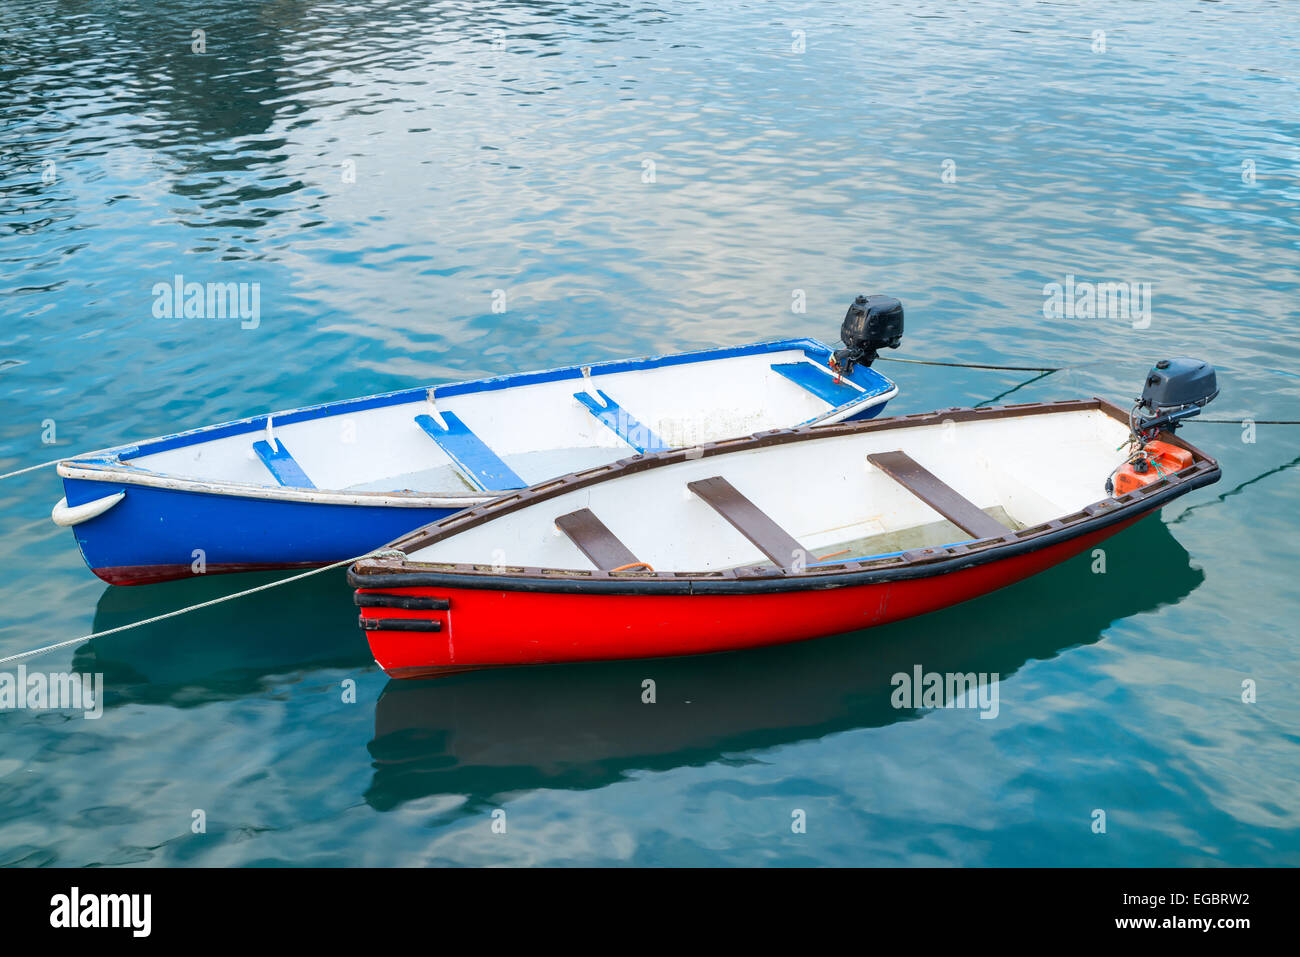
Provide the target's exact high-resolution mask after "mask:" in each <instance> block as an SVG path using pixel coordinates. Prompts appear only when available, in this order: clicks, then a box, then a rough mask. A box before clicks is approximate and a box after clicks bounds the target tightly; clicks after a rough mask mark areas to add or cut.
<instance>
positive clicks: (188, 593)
mask: <svg viewBox="0 0 1300 957" xmlns="http://www.w3.org/2000/svg"><path fill="white" fill-rule="evenodd" d="M195 29H202V30H204V31H205V34H204V43H205V49H206V52H204V53H194V52H192V50H191V44H192V43H194V42H195V40H194V38H193V35H192V31H193V30H195ZM1095 31H1104V33H1105V37H1104V49H1102V48H1101V46H1102V44H1101V43H1100V38H1099V37H1096V36H1095V35H1094V32H1095ZM801 37H802V45H803V50H802V52H796V51H795V50H794V49H793V48H792V47H794V46H796V45H798V44H799V42H800V38H801ZM1094 48H1096V49H1094ZM0 51H2V53H3V61H2V65H0V129H2V132H0V184H2V188H3V192H2V194H0V262H2V263H3V280H4V281H3V283H2V284H0V319H2V324H0V410H2V412H3V414H0V472H5V471H9V470H10V469H15V468H20V467H22V466H25V465H28V464H33V463H36V462H41V461H45V460H47V459H52V458H55V457H57V456H59V455H65V454H72V453H76V452H80V451H85V450H89V449H94V448H100V447H104V446H108V445H112V444H116V443H120V442H126V441H130V440H133V439H138V438H143V437H148V436H152V435H157V434H163V433H168V432H172V431H177V430H180V429H183V428H189V427H194V426H198V425H202V424H207V423H210V422H214V421H218V420H222V419H228V418H234V417H238V416H244V415H251V414H256V413H259V412H264V411H266V410H268V409H275V408H282V407H288V406H296V405H302V404H305V403H309V402H316V401H324V400H329V399H336V398H343V397H347V396H353V395H360V394H364V393H370V392H378V391H383V390H389V389H397V388H402V387H407V386H412V385H416V384H420V383H425V382H431V381H437V380H443V379H460V378H467V377H473V376H480V375H488V374H494V373H500V372H504V371H507V370H510V369H517V368H522V369H528V368H540V367H547V366H553V365H558V364H562V363H569V362H573V361H578V360H583V359H591V360H599V359H609V358H616V357H619V356H624V355H630V354H644V353H652V352H659V351H675V350H681V349H688V348H692V347H699V346H708V345H714V344H718V343H728V342H742V341H746V340H751V339H755V338H760V337H773V336H796V335H813V336H818V337H821V338H824V339H826V338H833V337H834V336H835V334H836V332H837V329H838V323H839V320H840V318H841V317H842V315H843V312H844V308H845V306H846V305H847V303H848V301H849V300H850V299H851V297H852V296H853V295H854V294H856V293H858V292H883V293H889V294H892V295H896V296H898V297H899V298H901V299H902V300H903V301H904V303H905V304H906V307H907V322H908V334H907V339H906V341H905V343H904V350H903V353H902V354H904V355H910V356H913V357H929V358H939V359H949V360H955V361H964V362H986V363H989V362H991V363H1007V364H1015V365H1028V366H1038V365H1048V366H1056V365H1062V364H1064V365H1068V366H1071V367H1072V368H1071V369H1070V370H1069V371H1067V372H1062V373H1058V374H1056V375H1052V376H1048V377H1046V378H1043V379H1040V380H1038V381H1036V382H1033V383H1031V384H1029V385H1026V386H1024V387H1023V388H1019V389H1016V391H1015V392H1014V393H1013V394H1011V395H1009V396H1008V397H1007V401H1021V400H1024V401H1029V400H1039V399H1052V398H1067V397H1074V396H1078V395H1093V394H1097V395H1103V396H1107V397H1112V398H1115V399H1117V400H1126V399H1128V398H1129V397H1131V395H1132V394H1133V393H1134V391H1135V389H1136V388H1137V386H1138V383H1139V382H1140V381H1141V376H1142V374H1143V373H1144V371H1145V369H1146V368H1147V366H1148V365H1149V363H1150V362H1151V360H1153V359H1155V358H1157V357H1159V356H1161V355H1165V354H1170V353H1174V354H1180V353H1189V354H1193V355H1198V356H1203V357H1205V358H1208V359H1211V360H1212V361H1214V362H1216V363H1217V364H1218V365H1219V368H1220V376H1221V384H1222V386H1223V395H1222V397H1221V398H1220V399H1219V400H1218V402H1217V403H1216V404H1215V405H1214V406H1213V407H1212V409H1211V413H1212V414H1213V415H1214V416H1215V417H1218V418H1225V419H1239V418H1241V417H1243V416H1253V417H1255V418H1257V419H1295V418H1300V339H1298V338H1297V335H1296V331H1297V320H1298V319H1300V310H1298V309H1297V306H1296V302H1297V296H1298V294H1300V221H1298V220H1297V218H1296V209H1297V204H1300V115H1298V114H1297V110H1296V102H1297V101H1296V96H1295V89H1296V82H1297V79H1300V67H1297V64H1298V63H1300V58H1298V57H1297V54H1300V9H1298V8H1297V7H1296V5H1294V4H1291V3H1286V2H1280V3H1244V2H1242V3H1211V2H1205V3H1201V2H1190V0H1169V2H1157V3H1149V4H1131V3H1127V2H1124V3H1087V4H1069V3H1046V2H1043V3H1037V2H1030V0H1026V2H1011V0H1004V2H988V3H950V2H938V0H915V2H904V3H872V4H857V5H851V6H850V5H839V6H832V5H825V4H798V3H786V2H775V3H763V4H758V3H739V2H728V0H721V2H698V3H688V2H677V0H667V2H663V3H645V4H640V5H636V4H634V5H625V4H612V3H591V2H575V3H567V4H558V3H557V4H538V3H494V4H471V3H465V2H461V3H434V2H393V3H378V2H353V3H347V4H342V3H308V2H287V3H262V4H258V3H249V2H246V0H224V2H209V3H206V4H204V5H203V9H202V11H199V10H197V9H196V8H195V7H194V5H192V4H187V3H181V2H176V0H171V2H168V0H159V2H145V0H136V2H130V0H121V2H102V3H94V2H90V3H82V4H67V3H58V2H42V0H10V2H7V3H5V4H3V6H0ZM47 161H49V162H47ZM646 161H652V162H653V174H654V175H653V181H652V182H646V181H644V180H646V179H649V178H650V176H649V169H650V167H648V166H647V165H646ZM946 161H951V163H948V162H946ZM50 162H52V163H53V166H50V165H49V163H50ZM945 171H946V172H947V173H948V176H947V179H949V180H953V174H955V180H954V181H951V182H945V175H944V174H945ZM351 180H354V181H351ZM176 274H183V275H184V276H185V277H186V280H187V281H198V282H227V281H229V282H244V283H259V284H260V286H259V289H260V313H259V315H258V317H257V322H256V324H255V328H243V326H244V325H248V324H251V323H241V322H240V321H239V320H229V319H227V320H220V319H165V318H156V317H155V315H154V302H155V297H154V295H153V293H152V288H153V286H154V285H155V284H156V283H170V282H171V281H172V278H173V276H174V275H176ZM1068 276H1074V277H1076V280H1077V281H1089V282H1103V281H1115V282H1129V283H1149V284H1150V290H1151V291H1150V303H1151V310H1150V321H1149V324H1145V327H1142V326H1144V322H1143V321H1141V320H1139V321H1137V322H1136V325H1137V326H1139V327H1140V328H1135V322H1134V321H1130V320H1129V319H1122V318H1114V317H1103V318H1086V317H1072V318H1064V317H1062V318H1056V317H1052V318H1047V317H1045V314H1044V308H1043V307H1044V286H1046V285H1048V284H1050V283H1065V282H1066V281H1067V277H1068ZM495 290H501V291H503V292H504V294H505V296H504V299H505V306H506V309H505V311H504V312H500V311H495V310H494V303H499V302H500V296H497V298H496V299H494V291H495ZM796 290H803V291H804V295H805V296H806V301H807V310H806V312H803V313H798V312H793V311H792V308H791V304H792V302H793V301H794V297H795V295H796V293H795V291H796ZM882 369H884V371H886V372H887V373H889V374H890V375H892V376H894V377H895V378H897V379H898V380H899V382H900V384H901V386H902V388H903V390H904V392H903V395H902V396H901V397H900V398H899V399H898V400H897V401H896V402H895V404H894V405H893V406H892V407H891V408H893V409H894V410H895V411H896V412H908V411H923V410H928V409H932V408H936V407H941V406H952V405H965V404H974V403H979V402H988V401H990V400H993V399H994V398H995V397H996V396H999V395H1000V394H1002V393H1007V392H1008V391H1009V390H1012V389H1015V387H1016V386H1017V385H1018V383H1020V382H1022V381H1023V378H1019V377H1017V376H1016V375H1015V374H1007V373H992V372H981V371H974V370H962V369H947V368H937V367H929V366H908V365H902V364H896V363H889V364H882ZM1187 431H1188V433H1189V435H1190V437H1192V438H1193V440H1194V441H1196V442H1198V443H1199V444H1201V445H1202V446H1203V447H1204V448H1206V450H1207V451H1209V452H1211V454H1215V455H1217V456H1218V457H1219V458H1220V459H1221V461H1222V464H1223V469H1224V476H1223V480H1222V482H1221V483H1220V484H1218V485H1217V486H1214V487H1211V488H1209V489H1205V490H1201V491H1198V492H1195V493H1193V494H1192V495H1190V496H1188V497H1187V498H1185V499H1182V500H1180V501H1178V502H1177V503H1175V504H1174V505H1171V506H1169V507H1167V508H1166V509H1165V510H1164V512H1163V514H1162V515H1161V516H1160V517H1159V518H1152V519H1148V520H1145V521H1144V522H1143V523H1141V524H1140V525H1138V526H1136V527H1134V528H1133V529H1131V530H1129V531H1127V532H1125V533H1123V534H1122V535H1120V536H1119V537H1117V538H1115V539H1114V540H1112V542H1110V543H1109V544H1108V545H1107V546H1106V553H1107V568H1106V572H1105V574H1094V572H1093V563H1092V559H1091V558H1090V557H1089V556H1082V557H1080V558H1079V559H1077V560H1075V561H1072V562H1069V563H1067V564H1065V565H1063V566H1061V567H1059V568H1057V569H1055V570H1053V571H1051V572H1049V573H1046V574H1044V575H1042V576H1040V577H1038V578H1036V579H1034V580H1031V581H1029V582H1026V583H1023V584H1021V585H1018V586H1015V587H1013V588H1010V589H1007V590H1006V591H1004V592H1001V593H998V594H994V595H991V596H988V597H986V598H984V599H981V600H978V601H975V602H971V603H969V604H966V605H963V606H959V607H956V608H953V609H950V610H948V611H945V612H942V613H939V614H936V615H933V616H930V617H927V618H923V619H919V620H915V621H911V622H904V623H901V624H898V625H895V626H890V627H887V628H881V629H878V630H876V631H874V632H870V633H859V634H853V635H845V636H839V637H835V638H830V639H825V640H821V641H816V642H811V643H806V644H802V645H797V646H788V647H783V648H776V649H770V650H765V651H758V652H750V653H743V654H734V655H726V656H718V657H712V658H704V659H690V660H673V661H653V662H633V663H619V664H600V665H587V666H580V667H554V668H543V669H529V670H505V671H494V672H482V673H477V674H468V675H461V676H457V677H453V678H448V679H445V680H443V681H441V682H437V683H433V684H428V683H419V684H417V683H405V684H395V683H389V682H388V681H387V680H386V679H385V678H384V676H383V675H382V673H380V672H378V671H377V670H376V669H375V667H374V665H373V664H372V663H371V662H370V661H369V656H368V654H367V649H366V645H365V642H364V639H363V638H362V636H361V634H360V632H359V631H358V629H357V626H356V612H355V608H354V606H353V605H352V604H351V595H350V593H349V592H348V590H347V588H346V585H345V582H344V580H343V576H342V574H331V575H326V576H318V577H317V578H314V579H311V580H308V581H306V582H300V583H295V584H292V585H288V586H285V587H284V588H282V589H278V590H275V591H272V592H270V593H266V594H262V595H258V596H256V597H253V598H249V599H247V600H241V601H239V602H236V603H231V604H227V605H223V606H221V607H219V608H215V609H212V610H210V611H202V612H197V613H195V614H193V615H190V616H186V617H184V618H180V619H177V620H173V621H169V622H165V623H162V624H159V625H156V626H150V627H147V628H143V629H140V630H137V631H132V632H127V633H123V634H119V635H115V636H110V637H107V638H102V639H97V640H95V641H93V642H90V643H83V644H80V645H78V646H74V647H72V648H69V649H65V650H62V651H59V652H56V653H52V654H50V655H48V656H46V657H44V658H39V659H34V660H32V661H29V662H28V666H29V667H30V668H42V669H50V670H65V669H68V668H69V667H73V668H76V669H77V670H81V671H91V672H102V673H103V674H104V676H105V683H106V708H105V713H104V715H103V717H102V718H100V719H99V720H89V721H88V720H83V719H82V718H81V717H79V716H76V715H73V714H70V713H68V712H34V711H25V710H18V711H0V736H2V740H3V742H4V743H3V748H2V749H0V864H26V865H39V864H62V865H84V864H131V863H143V864H154V865H169V864H205V865H230V864H307V865H316V864H340V865H349V864H425V863H464V864H493V863H508V864H532V863H544V864H575V863H577V864H585V863H598V864H883V865H928V864H958V865H1020V864H1043V865H1063V864H1076V863H1078V864H1086V865H1205V864H1284V865H1296V864H1300V789H1298V788H1297V780H1298V779H1300V734H1298V733H1297V728H1300V703H1298V702H1300V667H1298V658H1300V656H1298V653H1297V649H1296V642H1295V635H1296V627H1295V622H1296V620H1297V613H1298V612H1300V589H1298V587H1297V584H1296V581H1297V577H1296V568H1297V557H1298V553H1300V545H1297V542H1298V541H1300V535H1298V534H1297V533H1298V532H1300V519H1298V518H1297V515H1298V514H1300V508H1298V506H1300V493H1298V492H1297V486H1296V475H1297V469H1296V465H1297V463H1300V429H1296V428H1289V427H1285V426H1275V427H1274V426H1267V425H1261V426H1259V427H1258V429H1257V432H1256V434H1255V435H1254V436H1253V438H1254V439H1255V441H1253V442H1247V441H1243V439H1244V438H1251V437H1252V436H1250V435H1248V434H1247V433H1245V432H1244V430H1243V429H1242V428H1240V427H1239V426H1238V425H1234V424H1227V425H1212V424H1203V425H1202V424H1197V425H1189V426H1188V427H1187ZM46 440H52V444H51V443H50V442H47V441H46ZM1045 465H1050V463H1045ZM61 494H62V493H61V490H60V488H59V485H58V483H57V481H56V480H55V477H54V476H53V473H52V472H51V471H49V470H47V471H45V472H38V473H33V474H28V475H24V476H21V477H18V478H14V479H9V480H6V481H4V482H2V483H0V568H3V570H4V575H3V579H2V580H3V585H0V597H3V599H4V603H3V608H4V610H3V614H0V656H3V655H7V654H12V653H15V652H18V651H20V650H23V649H25V648H29V647H33V646H37V645H42V644H45V643H48V642H53V641H58V640H63V639H67V638H75V637H76V636H77V635H82V634H87V633H90V632H92V631H95V630H100V629H105V628H110V627H113V626H115V625H118V624H124V623H126V622H130V621H134V620H137V619H140V618H144V617H148V616H151V615H155V614H159V613H161V612H164V611H167V610H170V609H172V608H177V607H181V606H183V605H186V604H190V603H192V602H196V601H199V600H203V599H206V598H210V597H215V596H217V595H220V594H224V593H227V592H229V591H233V590H235V589H237V588H241V587H247V586H248V585H250V584H253V583H256V582H260V581H267V580H272V579H274V577H275V576H231V577H225V578H212V579H206V580H195V581H189V582H183V583H176V584H171V585H159V586H149V587H141V588H134V589H121V590H115V589H111V588H109V587H108V586H105V585H103V584H102V583H101V582H99V581H98V580H97V579H96V578H94V577H93V576H92V575H91V574H90V573H89V572H88V571H87V570H86V569H85V567H84V566H83V564H82V563H81V560H80V557H79V555H78V553H77V551H76V548H75V546H74V543H73V541H72V536H71V535H70V534H68V533H67V531H66V530H61V529H57V528H55V526H53V525H52V524H51V523H50V521H49V519H48V514H49V508H50V506H52V505H53V504H54V502H55V501H56V500H57V499H58V498H59V497H60V495H61ZM918 664H919V665H921V666H923V668H924V669H925V670H926V671H937V672H948V671H963V672H965V671H975V672H989V673H997V674H999V675H1000V676H1001V681H1000V684H999V689H1000V709H999V712H998V716H997V717H996V718H995V719H992V720H983V719H981V718H980V717H979V712H978V711H976V710H972V709H968V708H967V709H963V708H950V709H949V708H945V709H937V710H933V709H931V710H913V709H895V708H894V707H892V705H891V702H890V697H891V692H892V690H893V688H892V686H891V676H892V675H893V674H895V673H896V672H911V670H912V668H913V667H914V666H915V665H918ZM646 678H652V679H654V680H655V681H656V683H657V689H658V703H657V704H654V705H646V704H642V703H641V683H642V681H643V680H644V679H646ZM1248 680H1249V681H1252V682H1254V685H1255V688H1256V695H1257V698H1256V700H1255V701H1254V702H1253V703H1244V702H1243V701H1242V693H1243V692H1242V683H1243V681H1248ZM348 681H353V682H355V687H356V692H355V702H350V701H346V700H344V690H345V683H346V682H348ZM1098 809H1100V810H1104V811H1105V812H1106V821H1107V828H1106V832H1105V833H1104V834H1099V833H1094V830H1093V825H1094V811H1095V810H1098ZM196 810H202V811H203V812H204V816H205V820H206V832H205V833H199V834H196V833H194V832H193V827H192V822H193V821H194V812H195V811H196ZM497 810H504V811H505V815H506V822H507V830H506V833H505V834H498V833H494V832H493V830H492V822H493V812H495V811H497ZM796 811H802V812H804V814H805V816H806V821H807V827H806V833H794V832H792V828H791V822H792V820H793V819H794V815H795V813H796Z"/></svg>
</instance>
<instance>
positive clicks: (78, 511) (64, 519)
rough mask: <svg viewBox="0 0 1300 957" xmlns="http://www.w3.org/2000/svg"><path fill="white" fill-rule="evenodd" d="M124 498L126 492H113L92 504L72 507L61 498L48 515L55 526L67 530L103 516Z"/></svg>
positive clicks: (87, 503) (86, 503)
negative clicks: (60, 526)
mask: <svg viewBox="0 0 1300 957" xmlns="http://www.w3.org/2000/svg"><path fill="white" fill-rule="evenodd" d="M124 498H126V492H114V493H113V494H112V495H105V496H104V497H103V498H97V499H95V500H94V501H93V502H85V503H83V504H81V505H73V506H69V505H68V500H67V498H61V499H59V504H58V505H56V506H54V511H52V512H51V513H50V518H52V519H54V524H55V525H62V526H64V527H65V528H69V527H71V526H73V525H80V524H81V523H82V522H88V521H90V520H91V519H92V518H95V517H96V516H99V515H103V514H104V513H105V512H107V511H108V510H109V509H110V508H112V507H113V506H114V505H116V504H117V503H118V502H120V501H122V499H124Z"/></svg>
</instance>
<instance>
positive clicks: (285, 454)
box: [253, 439, 316, 488]
mask: <svg viewBox="0 0 1300 957" xmlns="http://www.w3.org/2000/svg"><path fill="white" fill-rule="evenodd" d="M253 451H254V452H255V453H256V454H257V457H258V458H259V459H261V460H262V464H263V465H265V466H266V468H267V471H269V472H270V473H271V474H272V475H274V476H275V480H276V481H277V482H279V483H280V484H281V485H284V486H287V487H288V488H315V487H316V486H315V485H313V484H312V481H311V479H309V478H307V473H306V472H304V471H303V470H302V466H301V465H299V464H298V463H297V461H296V460H295V459H294V457H293V456H292V455H290V454H289V450H288V449H287V448H285V447H284V443H283V442H281V441H280V440H279V439H276V440H275V447H274V448H272V446H271V443H270V442H268V441H266V439H259V440H258V441H256V442H254V443H253Z"/></svg>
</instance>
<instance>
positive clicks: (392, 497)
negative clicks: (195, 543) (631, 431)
mask: <svg viewBox="0 0 1300 957" xmlns="http://www.w3.org/2000/svg"><path fill="white" fill-rule="evenodd" d="M794 350H799V351H802V352H803V354H804V355H805V356H806V357H808V358H809V359H811V360H813V361H817V360H818V357H825V356H829V355H830V354H831V353H832V352H833V350H832V348H831V347H830V346H828V345H827V344H825V343H823V342H820V341H818V340H816V339H812V338H809V337H799V338H793V339H767V340H762V341H759V342H751V343H746V344H744V345H739V346H715V347H711V348H707V349H696V350H693V351H690V352H674V353H663V354H658V355H650V356H641V357H636V358H623V359H609V360H605V361H603V362H593V363H587V364H583V365H569V366H557V367H555V368H553V369H544V370H536V371H529V372H511V373H506V374H505V375H499V376H491V377H487V378H481V379H467V380H464V381H460V382H449V383H443V384H435V385H433V386H417V387H415V388H410V389H400V390H397V391H395V392H383V393H377V394H375V395H369V396H360V397H357V398H351V399H337V400H334V401H332V402H324V403H318V404H316V405H309V406H302V407H300V408H297V409H287V410H283V411H280V412H271V413H263V414H261V415H256V416H249V417H246V418H243V419H233V420H230V421H227V422H218V423H214V424H212V425H206V426H200V427H199V428H195V429H189V430H186V431H184V432H176V433H172V434H170V435H164V436H159V437H157V438H153V439H146V440H142V441H140V442H136V443H125V444H122V445H117V446H112V447H110V448H107V449H102V450H100V451H97V452H89V453H84V454H82V455H79V456H73V457H71V458H67V459H63V460H61V461H60V462H58V464H57V467H56V471H57V473H58V475H59V477H60V478H64V479H72V480H81V481H90V482H112V483H121V484H124V485H136V486H142V487H146V488H157V489H163V490H169V491H177V492H190V493H196V494H205V495H223V496H233V497H238V498H256V499H270V500H274V501H286V502H301V503H310V504H320V505H358V506H378V507H398V508H454V509H457V510H462V509H466V508H471V507H473V506H477V505H481V504H484V503H486V502H489V501H491V500H493V499H494V498H496V496H495V495H483V494H481V493H474V492H465V493H460V494H457V493H455V492H443V493H431V492H425V491H399V490H392V491H371V490H348V489H308V488H294V487H288V486H279V485H260V484H253V483H248V482H234V481H228V480H224V479H203V478H194V477H190V476H181V475H176V474H174V473H170V472H159V471H156V470H153V469H146V468H141V467H139V466H136V465H132V464H130V461H129V460H130V459H135V458H140V457H143V456H146V455H155V454H159V453H162V452H169V451H172V450H173V449H178V448H185V447H186V446H191V445H201V444H203V443H205V442H211V441H216V440H218V439H224V438H230V437H232V436H237V435H245V434H247V435H254V434H256V433H258V432H260V431H262V430H264V429H265V428H266V423H267V420H268V419H271V420H273V421H274V422H275V424H276V425H277V426H285V425H293V424H296V423H299V422H309V421H313V420H315V419H324V418H330V417H332V416H334V415H344V414H347V413H353V412H364V411H369V410H370V409H378V408H385V407H387V406H390V405H404V404H407V403H409V402H412V401H419V400H420V399H422V398H424V397H425V396H426V395H427V394H428V392H429V390H430V389H434V390H435V392H436V396H437V398H440V399H444V398H453V397H455V396H459V395H470V394H474V393H479V392H493V391H501V390H505V389H509V388H516V387H520V386H527V385H540V384H543V383H547V382H556V381H563V380H566V379H582V378H583V370H584V369H586V370H590V371H591V372H592V373H593V374H606V375H608V374H615V373H621V372H632V371H637V370H651V369H658V368H663V367H667V366H674V365H690V364H693V363H696V362H710V361H717V360H725V359H735V358H742V357H745V356H752V355H763V354H765V353H775V352H790V351H794ZM598 370H599V371H598ZM858 371H861V372H862V373H863V374H864V376H865V375H868V374H869V375H870V376H873V377H876V378H879V379H880V380H882V382H881V384H880V386H879V387H878V388H877V389H876V390H875V391H872V390H869V389H867V388H866V387H864V386H863V384H862V383H860V382H857V381H855V380H850V381H853V384H854V385H856V386H858V387H859V388H860V389H861V390H862V391H861V393H860V394H859V395H858V396H857V397H856V398H854V399H853V400H852V401H850V402H845V403H842V404H841V405H838V406H834V407H832V408H830V409H827V410H826V411H825V412H824V413H821V414H820V415H817V416H815V417H814V418H812V419H809V420H808V421H807V422H804V423H802V424H801V425H800V426H798V428H805V427H809V426H812V425H816V424H817V423H819V422H822V421H824V420H825V419H827V418H829V417H831V416H835V415H843V414H845V413H849V414H852V413H855V412H858V411H861V410H863V409H867V408H872V407H874V406H876V405H881V404H884V403H887V402H889V401H890V400H891V399H893V398H895V397H896V396H897V395H898V385H897V383H895V382H894V381H893V380H892V379H890V378H889V377H888V376H886V375H885V374H884V373H882V372H879V371H878V370H876V369H873V368H870V367H860V368H859V370H855V375H856V374H857V372H858ZM620 461H621V460H620Z"/></svg>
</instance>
